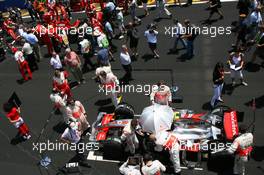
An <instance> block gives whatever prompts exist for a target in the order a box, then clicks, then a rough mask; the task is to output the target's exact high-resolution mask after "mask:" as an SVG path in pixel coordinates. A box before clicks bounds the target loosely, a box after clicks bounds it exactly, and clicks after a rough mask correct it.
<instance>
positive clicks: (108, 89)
mask: <svg viewBox="0 0 264 175" xmlns="http://www.w3.org/2000/svg"><path fill="white" fill-rule="evenodd" d="M99 79H100V87H99V88H100V92H101V89H104V91H103V92H104V93H105V94H106V95H107V96H110V97H111V99H112V103H113V104H114V106H115V107H116V106H117V105H118V97H117V93H118V92H117V91H116V88H117V86H118V85H119V81H118V79H117V77H116V76H115V75H114V74H113V73H112V72H109V73H107V72H105V71H101V72H100V73H99Z"/></svg>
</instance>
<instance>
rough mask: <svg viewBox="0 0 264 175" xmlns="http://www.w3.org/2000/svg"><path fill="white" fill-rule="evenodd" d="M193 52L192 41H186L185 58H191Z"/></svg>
mask: <svg viewBox="0 0 264 175" xmlns="http://www.w3.org/2000/svg"><path fill="white" fill-rule="evenodd" d="M193 55H194V52H193V41H189V40H187V52H186V56H187V57H188V58H191V57H193Z"/></svg>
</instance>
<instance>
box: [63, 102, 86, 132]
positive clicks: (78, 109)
mask: <svg viewBox="0 0 264 175" xmlns="http://www.w3.org/2000/svg"><path fill="white" fill-rule="evenodd" d="M66 112H67V116H68V119H69V118H74V119H77V120H78V121H80V123H81V129H82V131H85V130H86V129H88V128H89V127H90V124H89V122H88V121H87V119H86V115H85V114H86V111H85V109H84V107H83V105H82V104H81V102H80V101H75V102H74V105H68V106H67V107H66Z"/></svg>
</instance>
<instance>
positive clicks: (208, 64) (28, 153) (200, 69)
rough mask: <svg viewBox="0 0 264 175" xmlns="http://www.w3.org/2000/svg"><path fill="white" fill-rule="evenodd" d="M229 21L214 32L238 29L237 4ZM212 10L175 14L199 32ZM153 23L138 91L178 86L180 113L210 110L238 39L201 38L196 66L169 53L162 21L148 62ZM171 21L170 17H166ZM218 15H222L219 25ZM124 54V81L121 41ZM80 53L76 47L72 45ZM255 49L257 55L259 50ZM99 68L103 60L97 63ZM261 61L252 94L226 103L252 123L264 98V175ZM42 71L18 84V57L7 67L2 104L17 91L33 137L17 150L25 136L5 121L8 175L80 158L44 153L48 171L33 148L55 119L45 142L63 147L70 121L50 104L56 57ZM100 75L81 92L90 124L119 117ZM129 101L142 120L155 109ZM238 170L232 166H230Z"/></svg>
mask: <svg viewBox="0 0 264 175" xmlns="http://www.w3.org/2000/svg"><path fill="white" fill-rule="evenodd" d="M222 6H223V8H222V10H223V12H224V19H223V20H220V21H215V22H214V23H213V24H212V26H218V27H219V26H221V27H229V26H230V27H231V23H232V22H233V21H235V20H237V18H238V17H237V16H238V12H237V10H236V3H234V2H226V3H222ZM206 7H207V5H206V4H199V5H193V6H191V7H188V8H180V7H170V8H169V10H170V11H171V12H172V13H173V16H174V18H177V19H179V20H180V21H182V20H184V19H186V18H188V19H190V20H191V22H192V23H194V24H196V25H197V26H206V25H205V24H202V23H203V20H205V19H206V18H207V17H208V15H209V11H205V9H206ZM137 12H138V13H137V15H138V16H141V15H143V14H144V12H143V10H142V9H139V10H138V11H137ZM150 14H151V15H150V16H148V17H146V18H143V19H142V24H141V25H140V26H139V27H138V29H139V31H140V32H141V38H140V43H139V47H138V48H139V54H140V56H139V58H138V60H137V61H135V62H133V64H132V66H133V69H134V71H133V78H134V79H135V80H134V81H132V82H131V84H134V85H137V84H139V85H144V84H150V85H152V84H155V83H156V82H157V81H159V80H161V79H162V80H165V81H166V82H167V84H169V85H172V84H173V85H177V86H178V87H179V91H178V95H180V96H182V97H183V103H179V104H173V106H174V107H182V108H189V109H193V110H194V111H197V112H200V111H206V110H208V109H209V108H208V102H209V101H210V99H211V96H212V93H213V89H212V71H213V68H214V65H215V64H216V63H217V62H218V61H222V62H226V60H227V58H228V51H229V50H230V49H231V44H232V43H234V42H235V35H234V34H230V35H218V36H217V37H210V36H209V35H199V36H198V37H197V39H196V40H195V43H194V47H195V56H194V58H192V59H190V60H184V59H182V57H181V55H182V54H183V53H184V51H183V50H182V51H180V52H179V54H178V55H175V54H168V51H169V48H171V47H172V45H173V42H174V38H172V37H171V36H169V35H168V34H166V35H165V31H166V30H165V27H169V26H172V25H173V23H172V20H170V19H166V17H165V16H164V17H165V18H164V19H162V20H161V21H159V22H158V23H157V24H158V31H159V37H158V41H159V42H158V50H159V53H160V56H161V58H160V59H152V58H151V57H149V56H148V55H149V54H150V53H151V51H150V50H149V48H148V45H147V42H146V40H145V38H144V36H143V34H144V31H145V29H146V26H147V25H148V24H149V23H151V22H152V21H153V19H154V18H155V17H156V15H157V14H158V11H157V10H151V11H150ZM164 15H165V14H164ZM76 17H78V18H82V17H81V14H75V15H74V18H76ZM217 17H218V16H217V15H216V16H214V18H217ZM130 19H131V18H130V16H126V23H127V22H128V21H129V20H130ZM114 44H115V45H116V46H117V48H118V51H117V52H116V53H115V58H116V61H115V62H112V63H111V64H112V69H113V72H114V73H115V74H116V75H117V76H118V77H119V78H121V77H122V76H123V74H124V71H123V69H122V67H121V65H120V62H119V51H120V48H121V44H122V41H121V40H114ZM72 47H73V48H74V49H76V48H77V47H76V44H72ZM252 50H253V49H252ZM42 52H43V53H46V52H47V51H46V48H45V47H43V48H42ZM251 55H252V51H251V52H249V53H247V54H246V61H247V60H249V59H250V57H251ZM93 61H96V57H94V59H93ZM260 63H261V60H260V59H258V60H257V64H256V65H255V66H254V69H250V70H246V71H244V77H245V81H246V82H247V83H248V84H249V86H248V87H243V86H239V87H237V88H235V89H234V90H233V91H231V90H230V89H227V90H226V93H225V95H224V96H223V99H224V101H225V103H224V105H227V106H230V107H233V108H235V109H237V110H238V111H241V112H244V120H243V123H245V124H250V123H251V122H252V121H253V111H252V108H251V107H250V105H249V104H250V101H251V100H252V98H256V107H257V109H256V122H255V130H254V141H255V144H254V145H255V151H254V152H253V154H252V158H251V160H250V161H249V163H248V164H247V165H246V167H247V172H248V174H249V175H261V174H264V164H263V160H264V139H263V134H264V127H263V124H264V118H263V113H264V76H263V75H264V68H263V67H261V66H260ZM39 67H40V69H39V71H36V72H34V74H33V80H32V81H29V82H26V83H24V84H18V83H17V80H19V79H20V78H21V75H20V73H19V71H18V69H17V65H16V62H15V61H14V59H13V58H8V59H7V60H5V61H3V62H1V63H0V104H3V103H4V102H5V101H6V100H7V99H8V98H9V96H10V95H11V94H12V93H13V92H14V91H15V92H16V93H17V94H18V96H19V97H20V99H21V101H22V117H23V118H24V120H25V121H26V123H27V124H28V125H29V127H30V130H31V133H32V138H31V139H30V140H28V141H26V142H22V143H17V142H18V141H17V140H16V139H13V138H14V137H15V136H16V134H17V133H16V132H17V130H16V129H15V128H14V127H13V126H12V125H10V123H9V122H8V120H7V119H6V117H5V116H4V115H3V111H2V109H1V113H0V115H1V117H0V135H1V139H0V145H1V146H0V148H1V149H0V171H1V173H0V174H2V175H7V174H10V175H21V174H23V175H39V174H40V175H46V174H47V175H55V174H56V173H57V172H58V168H59V167H63V166H64V164H65V163H66V162H68V161H69V160H70V159H72V158H74V155H75V152H74V151H72V152H71V151H67V152H66V151H47V152H45V153H44V154H46V155H48V156H49V157H50V158H51V159H52V165H50V166H49V168H48V169H45V168H43V167H40V166H39V165H38V162H39V160H40V155H39V154H38V152H37V151H36V150H34V151H33V142H34V143H36V142H37V139H38V137H39V135H40V132H41V130H42V128H43V127H44V126H45V123H46V121H47V119H49V118H50V120H49V122H48V124H47V126H46V128H45V130H44V132H43V134H42V135H41V137H40V139H39V141H40V142H41V141H43V142H47V140H50V141H56V140H58V139H59V137H60V134H59V133H60V130H59V129H60V127H59V126H60V122H61V121H62V120H63V119H62V117H61V116H59V115H52V116H51V117H50V115H51V112H52V107H53V106H52V104H51V102H50V100H49V94H50V92H51V89H52V81H51V80H52V75H53V73H52V70H51V68H50V67H49V58H43V60H42V61H41V63H40V64H39ZM93 76H94V72H88V73H86V74H85V78H86V84H84V85H80V86H78V87H77V88H74V89H73V90H72V91H73V93H74V97H75V99H78V100H80V101H81V102H82V103H83V104H84V106H85V108H86V111H87V113H88V120H89V122H90V123H92V122H93V121H94V120H95V119H96V116H97V113H98V111H108V110H111V109H112V107H111V104H105V105H104V104H102V103H100V101H102V100H104V99H106V97H105V95H104V94H102V93H98V90H99V88H98V85H97V84H96V83H95V82H94V81H93V80H92V79H91V78H92V77H93ZM225 82H226V84H230V83H231V79H230V77H229V75H226V79H225ZM123 97H124V99H123V100H124V101H126V102H128V103H129V104H131V105H133V106H134V108H135V110H136V113H138V114H140V113H141V112H142V109H143V108H144V107H146V106H148V105H149V104H150V101H149V97H148V96H146V95H145V94H144V93H125V94H123ZM89 163H90V165H91V168H82V170H83V174H87V175H110V174H111V175H116V174H119V171H118V167H119V164H118V163H111V162H97V161H89ZM228 163H230V164H232V160H229V162H228ZM217 166H218V167H221V168H220V169H221V172H215V171H208V170H207V168H206V164H203V165H202V167H203V168H204V170H202V171H193V170H183V173H182V174H183V175H187V174H188V175H191V174H195V175H205V174H208V175H215V174H218V175H229V174H232V173H230V169H228V168H225V167H222V164H218V165H217Z"/></svg>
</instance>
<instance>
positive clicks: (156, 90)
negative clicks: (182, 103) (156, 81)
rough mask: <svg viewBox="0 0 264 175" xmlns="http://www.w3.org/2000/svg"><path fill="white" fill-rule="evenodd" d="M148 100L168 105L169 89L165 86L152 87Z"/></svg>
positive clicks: (170, 97)
mask: <svg viewBox="0 0 264 175" xmlns="http://www.w3.org/2000/svg"><path fill="white" fill-rule="evenodd" d="M150 100H151V101H152V103H153V102H154V103H158V104H161V105H169V102H171V101H172V96H171V91H170V88H169V87H168V86H165V85H161V86H160V87H158V86H154V87H153V90H152V93H151V94H150Z"/></svg>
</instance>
